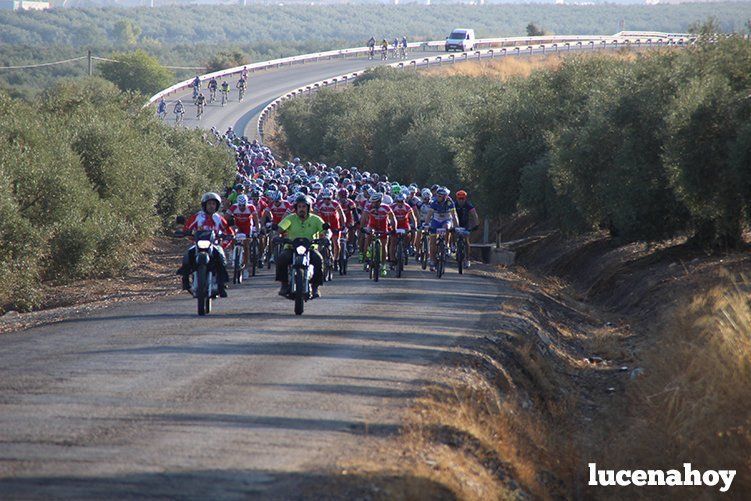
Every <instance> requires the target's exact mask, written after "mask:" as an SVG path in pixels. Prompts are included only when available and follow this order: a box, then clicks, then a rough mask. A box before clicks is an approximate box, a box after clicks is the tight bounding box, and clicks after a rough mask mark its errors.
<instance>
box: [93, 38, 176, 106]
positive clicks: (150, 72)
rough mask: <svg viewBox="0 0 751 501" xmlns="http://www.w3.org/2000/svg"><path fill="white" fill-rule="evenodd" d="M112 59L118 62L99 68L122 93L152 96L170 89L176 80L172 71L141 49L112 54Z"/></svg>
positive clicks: (103, 64) (106, 63) (107, 63)
mask: <svg viewBox="0 0 751 501" xmlns="http://www.w3.org/2000/svg"><path fill="white" fill-rule="evenodd" d="M112 59H114V60H115V61H117V62H104V63H102V64H101V65H100V66H99V71H100V72H101V73H102V76H103V77H104V78H106V79H107V80H109V81H110V82H112V83H114V84H115V85H117V86H118V88H119V89H120V90H122V91H129V92H140V93H141V94H145V95H149V96H150V95H152V94H156V93H157V92H159V91H160V90H162V89H164V88H166V87H169V86H170V84H171V83H172V81H173V79H174V75H173V74H172V72H171V71H169V70H168V69H167V68H165V67H164V66H162V65H161V64H159V61H157V59H156V58H155V57H153V56H150V55H148V54H147V53H146V52H144V51H142V50H140V49H139V50H136V51H134V52H116V53H114V54H112Z"/></svg>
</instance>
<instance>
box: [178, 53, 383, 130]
mask: <svg viewBox="0 0 751 501" xmlns="http://www.w3.org/2000/svg"><path fill="white" fill-rule="evenodd" d="M392 62H393V61H392V60H388V61H385V63H392ZM381 64H384V62H382V61H380V60H373V61H369V60H368V58H367V57H352V58H347V59H331V60H323V61H318V62H310V63H300V64H295V65H292V66H283V67H281V68H278V69H270V70H260V71H258V72H255V73H250V74H249V78H248V84H249V87H248V92H247V93H246V95H245V98H244V99H243V102H242V103H240V102H238V100H237V98H238V95H237V89H236V88H235V84H236V83H237V80H238V79H239V75H237V76H232V77H231V78H227V79H226V80H227V82H229V84H230V86H231V88H232V92H231V93H230V102H229V103H227V104H226V105H225V106H224V107H222V106H221V104H220V102H214V103H212V104H210V105H208V106H207V107H206V110H205V113H204V116H203V117H202V118H201V120H200V121H199V120H197V119H196V108H195V106H193V103H192V91H189V92H182V93H178V94H175V95H173V96H169V97H168V98H167V102H168V111H169V112H168V120H170V121H174V115H173V114H172V107H173V106H172V105H173V103H174V102H175V101H176V100H177V99H182V100H183V103H186V104H187V106H186V113H185V122H184V123H185V126H187V127H200V128H205V129H208V128H211V127H216V128H218V129H220V130H221V131H225V130H227V127H229V126H232V127H233V128H234V129H235V130H236V131H238V132H240V133H242V134H243V135H247V136H248V137H255V135H256V126H257V123H258V115H259V113H260V112H261V110H263V108H264V107H265V106H266V105H267V104H269V103H270V102H271V101H273V100H274V99H276V98H278V97H279V96H281V95H283V94H285V93H287V92H289V91H291V90H294V89H297V88H299V87H301V86H304V85H306V84H309V83H311V82H316V81H319V80H324V79H326V78H329V77H334V76H337V75H342V74H345V73H349V72H353V71H360V70H363V69H365V68H370V67H373V66H377V65H381ZM218 81H219V84H221V83H222V80H221V79H220V80H218ZM204 93H205V95H206V97H207V98H208V91H206V90H205V91H204ZM218 94H219V93H217V97H218Z"/></svg>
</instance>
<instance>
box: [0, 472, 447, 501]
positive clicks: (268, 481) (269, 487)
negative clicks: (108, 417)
mask: <svg viewBox="0 0 751 501" xmlns="http://www.w3.org/2000/svg"><path fill="white" fill-rule="evenodd" d="M0 492H2V493H4V495H7V496H9V498H13V499H62V498H64V499H122V498H128V499H155V498H159V499H207V500H208V499H274V500H277V499H285V500H308V499H310V500H313V499H315V500H328V499H394V498H398V499H431V500H453V499H456V497H455V496H454V494H453V493H452V492H451V491H450V490H449V489H447V488H446V487H444V486H443V485H441V484H439V483H437V482H434V481H432V480H428V479H425V478H420V477H413V476H407V475H388V474H379V475H366V474H357V473H349V474H347V475H342V474H340V473H339V472H336V473H335V472H331V473H327V472H315V473H313V472H311V473H296V472H293V473H277V472H273V471H264V470H237V469H232V470H229V469H228V470H187V471H179V472H178V471H166V472H154V473H150V472H144V473H132V474H123V475H112V476H95V475H92V476H35V477H21V478H3V479H0Z"/></svg>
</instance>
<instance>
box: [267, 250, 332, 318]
mask: <svg viewBox="0 0 751 501" xmlns="http://www.w3.org/2000/svg"><path fill="white" fill-rule="evenodd" d="M275 240H276V241H275V243H280V244H282V245H286V244H291V245H292V262H291V263H290V265H289V279H288V283H289V291H288V292H287V299H291V300H293V301H294V302H295V315H302V314H303V311H304V309H305V302H306V301H308V300H309V299H311V297H312V294H313V288H312V286H311V285H310V282H311V280H312V279H313V265H312V264H311V263H310V247H311V246H312V245H313V244H320V243H321V241H320V240H314V241H310V240H308V239H307V238H296V239H294V240H290V239H288V238H277V239H275Z"/></svg>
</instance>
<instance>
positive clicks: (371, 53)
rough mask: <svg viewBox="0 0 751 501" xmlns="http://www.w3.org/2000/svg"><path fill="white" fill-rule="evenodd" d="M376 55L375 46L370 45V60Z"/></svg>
mask: <svg viewBox="0 0 751 501" xmlns="http://www.w3.org/2000/svg"><path fill="white" fill-rule="evenodd" d="M374 57H375V47H368V60H372V59H373V58H374Z"/></svg>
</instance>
